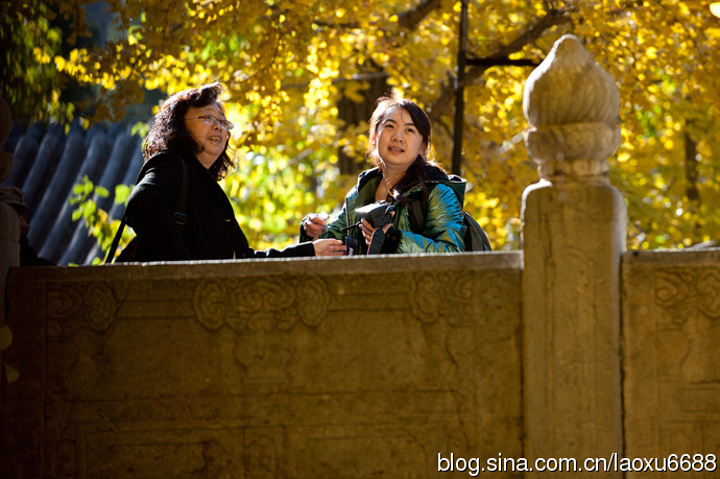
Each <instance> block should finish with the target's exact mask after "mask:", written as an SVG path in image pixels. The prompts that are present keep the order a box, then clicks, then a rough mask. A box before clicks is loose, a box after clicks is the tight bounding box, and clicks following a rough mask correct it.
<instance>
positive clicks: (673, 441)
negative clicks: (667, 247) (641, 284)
mask: <svg viewBox="0 0 720 479" xmlns="http://www.w3.org/2000/svg"><path fill="white" fill-rule="evenodd" d="M655 281H656V283H655V304H656V306H657V307H658V309H659V312H660V313H661V314H659V315H658V317H657V321H658V324H657V338H656V340H655V344H656V348H657V357H658V358H660V360H661V361H662V362H661V363H659V365H658V377H657V380H658V383H659V388H660V395H661V397H665V398H667V399H670V400H671V401H672V404H673V407H672V410H673V412H672V414H667V413H663V414H662V415H661V416H662V417H663V418H664V419H662V422H661V426H660V428H661V429H660V434H661V438H664V440H665V441H666V442H665V444H663V448H664V449H667V450H671V451H675V450H683V451H686V450H687V451H691V450H692V451H697V452H703V453H704V452H709V451H717V448H718V447H720V416H718V414H717V406H718V404H719V403H718V401H717V398H718V397H720V350H719V349H718V347H717V344H718V342H720V268H718V267H694V268H690V267H677V268H671V269H664V270H661V271H658V272H657V274H656V279H655ZM658 407H660V406H659V405H658ZM711 417H714V418H715V420H713V419H711Z"/></svg>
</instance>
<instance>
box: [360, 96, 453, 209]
mask: <svg viewBox="0 0 720 479" xmlns="http://www.w3.org/2000/svg"><path fill="white" fill-rule="evenodd" d="M393 107H400V108H403V109H404V110H405V111H407V112H408V114H409V115H410V118H412V121H413V124H414V125H415V127H416V128H417V130H418V133H420V135H421V136H422V139H423V143H424V144H425V151H426V152H429V151H431V149H430V145H431V143H432V124H431V123H430V118H428V115H427V113H425V110H423V109H422V108H420V106H418V104H417V103H415V102H414V101H412V100H408V99H407V98H402V97H399V96H395V95H393V96H382V97H380V98H378V100H377V107H376V108H375V111H374V112H373V114H372V116H371V117H370V130H369V132H368V138H372V137H373V136H376V135H377V131H378V128H379V127H380V124H381V123H382V121H383V120H384V119H385V117H386V116H387V112H388V110H390V109H391V108H393ZM367 156H368V158H369V159H370V162H371V163H372V164H373V165H375V166H377V167H378V168H381V165H382V163H381V162H380V157H379V155H378V154H377V149H376V147H375V145H373V144H372V143H371V144H370V145H369V146H368V151H367ZM426 167H436V168H439V169H440V170H441V171H442V172H443V173H445V170H444V169H443V168H442V167H441V166H440V165H439V164H437V163H435V162H434V161H432V160H430V159H428V158H427V153H426V156H423V155H418V156H417V158H416V159H415V161H414V162H413V163H412V164H411V165H410V166H409V167H408V169H407V171H406V172H405V176H404V177H403V178H402V179H401V180H400V181H399V182H398V183H397V184H396V185H394V186H393V194H394V196H395V197H397V196H398V195H399V194H400V193H402V192H403V191H405V190H407V189H409V188H411V187H413V186H415V185H418V184H419V185H422V188H423V196H427V194H428V193H427V187H426V186H425V172H426V171H427V169H428V168H426Z"/></svg>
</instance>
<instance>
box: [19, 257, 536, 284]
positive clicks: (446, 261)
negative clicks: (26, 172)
mask: <svg viewBox="0 0 720 479" xmlns="http://www.w3.org/2000/svg"><path fill="white" fill-rule="evenodd" d="M522 264H523V253H522V251H503V252H477V253H455V254H452V253H447V254H433V255H430V254H427V255H423V254H420V255H391V256H390V255H388V256H385V255H379V256H376V257H371V258H368V257H342V258H273V259H262V260H258V259H248V260H225V261H202V262H200V261H197V262H196V261H191V262H173V263H136V264H115V265H103V266H29V267H16V268H11V270H10V274H9V277H8V281H9V282H14V281H22V282H39V283H44V282H47V281H88V280H97V281H108V280H128V279H132V280H145V279H192V278H202V277H207V276H261V275H278V274H333V275H336V274H363V273H366V274H376V273H380V272H407V271H428V270H443V271H448V270H505V269H507V270H517V271H521V270H522Z"/></svg>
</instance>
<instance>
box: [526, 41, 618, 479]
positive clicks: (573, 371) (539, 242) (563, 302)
mask: <svg viewBox="0 0 720 479" xmlns="http://www.w3.org/2000/svg"><path fill="white" fill-rule="evenodd" d="M619 103H620V101H619V92H618V90H617V87H616V85H615V83H614V81H613V79H612V78H611V77H610V75H609V74H608V73H607V72H606V71H604V70H603V69H602V68H600V66H598V65H597V64H596V63H595V62H594V60H593V59H592V58H591V57H590V55H589V54H588V53H587V51H586V50H585V49H584V48H583V46H582V45H581V44H580V42H579V40H578V39H577V38H576V37H574V36H571V35H566V36H564V37H562V38H561V39H560V40H558V41H557V42H556V44H555V45H554V46H553V49H552V51H551V52H550V54H549V55H548V56H547V58H546V59H545V60H544V61H543V62H542V64H541V65H540V66H539V67H538V68H537V69H535V70H534V71H533V72H532V74H531V75H530V77H529V78H528V81H527V84H526V85H525V91H524V101H523V106H524V110H525V115H526V117H527V119H528V123H529V125H530V130H529V131H528V133H527V135H526V138H525V142H526V147H527V150H528V153H529V155H530V156H531V157H532V159H533V160H534V161H535V163H537V165H538V173H539V175H540V181H539V182H538V183H535V184H533V185H531V186H530V187H528V188H527V189H526V190H525V192H524V194H523V214H522V216H523V224H524V226H523V236H524V238H523V243H524V244H523V250H524V260H525V266H524V272H523V321H524V333H523V340H524V343H525V348H524V351H525V352H524V354H525V356H524V394H525V427H526V438H525V441H526V442H525V454H526V456H527V457H528V458H529V459H531V460H533V459H535V458H572V459H575V460H576V461H577V465H578V467H584V464H583V463H584V461H585V458H594V457H600V458H606V459H607V460H608V461H610V460H612V457H613V456H612V455H613V453H616V454H617V455H618V456H619V457H621V456H622V452H623V440H622V408H621V377H620V348H619V344H620V261H621V255H622V253H623V252H624V250H625V236H626V209H625V203H624V201H623V198H622V195H621V194H620V193H619V192H618V191H617V190H616V189H615V188H614V187H612V186H611V185H610V182H609V180H608V171H609V165H608V162H607V158H608V157H610V155H612V154H613V153H614V152H615V150H616V149H617V147H618V145H619V144H620V139H621V135H620V125H619V119H618V111H619ZM583 470H585V469H583ZM528 477H547V473H538V472H537V471H535V472H534V473H530V474H529V475H528ZM553 477H555V475H553ZM593 477H598V478H599V477H621V474H619V473H612V472H611V473H594V474H593Z"/></svg>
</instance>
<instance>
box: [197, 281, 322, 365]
mask: <svg viewBox="0 0 720 479" xmlns="http://www.w3.org/2000/svg"><path fill="white" fill-rule="evenodd" d="M329 303H330V295H329V293H328V290H327V285H326V284H325V282H324V280H322V279H321V278H319V277H295V276H283V277H278V278H263V279H254V278H222V279H206V280H203V281H201V282H200V283H199V284H198V285H197V287H196V288H195V291H194V293H193V309H194V312H195V317H196V319H197V321H198V322H199V323H200V324H201V325H202V326H203V327H205V328H206V329H208V330H209V331H216V330H219V329H220V328H222V327H223V326H227V327H228V328H229V329H231V330H232V331H233V332H234V333H235V334H236V335H237V337H236V340H235V351H234V354H235V360H236V361H237V362H238V363H239V364H240V365H242V366H243V367H244V368H245V369H246V371H247V372H248V374H249V375H250V376H260V377H262V378H264V379H269V378H282V377H283V376H284V370H285V367H286V365H287V363H288V361H289V360H290V357H291V355H292V352H293V350H292V345H291V343H290V342H289V341H288V340H287V334H288V332H289V330H290V329H292V328H293V326H295V325H296V324H297V323H302V324H304V325H305V326H308V327H311V328H315V327H318V326H319V325H320V324H321V323H322V322H323V320H324V319H325V317H326V316H327V311H328V305H329Z"/></svg>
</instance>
